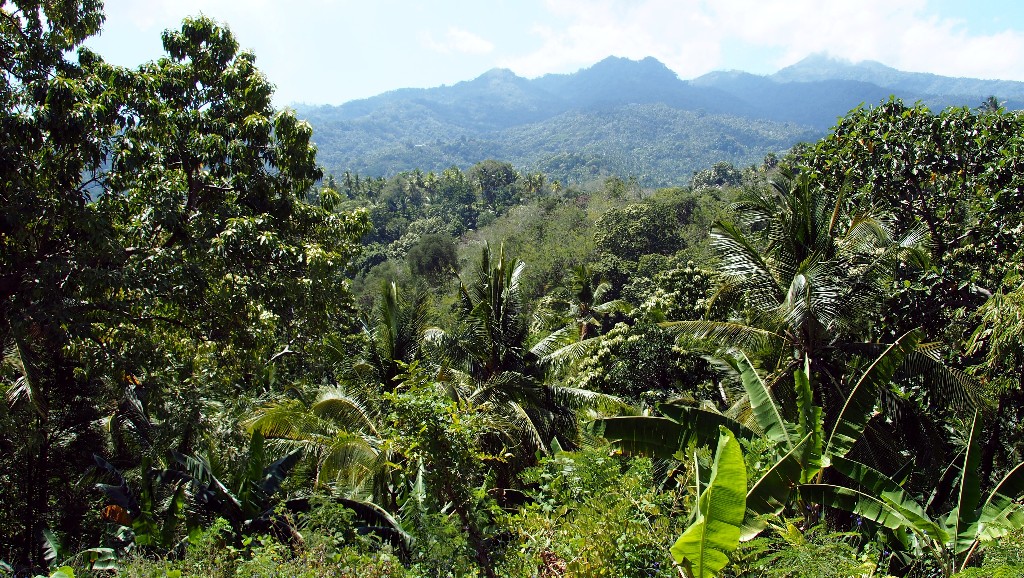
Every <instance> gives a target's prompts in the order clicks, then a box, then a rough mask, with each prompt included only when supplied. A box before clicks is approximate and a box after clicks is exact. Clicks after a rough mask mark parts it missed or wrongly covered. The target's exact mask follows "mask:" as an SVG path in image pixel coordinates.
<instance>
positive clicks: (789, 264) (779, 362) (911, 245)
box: [665, 173, 974, 461]
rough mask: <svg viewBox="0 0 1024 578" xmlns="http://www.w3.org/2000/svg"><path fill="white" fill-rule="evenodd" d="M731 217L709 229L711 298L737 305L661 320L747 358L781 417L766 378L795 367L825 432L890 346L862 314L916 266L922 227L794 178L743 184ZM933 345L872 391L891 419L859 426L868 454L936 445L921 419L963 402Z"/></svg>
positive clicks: (965, 388) (785, 376) (868, 314)
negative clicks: (724, 313) (736, 299)
mask: <svg viewBox="0 0 1024 578" xmlns="http://www.w3.org/2000/svg"><path fill="white" fill-rule="evenodd" d="M736 212H737V214H738V215H739V216H740V217H741V218H742V222H743V227H740V226H739V225H736V224H733V223H730V222H725V221H720V222H718V223H716V224H715V226H714V227H713V229H712V231H711V236H712V247H713V248H714V249H715V250H716V251H717V252H718V254H719V256H720V258H721V261H722V277H721V279H722V281H721V284H720V286H719V290H718V293H719V295H720V296H726V295H730V294H739V295H740V296H742V302H743V304H744V308H743V309H742V310H741V311H738V312H737V313H736V316H735V317H734V318H732V319H729V320H727V321H715V320H709V319H704V320H699V321H674V322H667V323H666V324H665V326H666V327H669V328H671V329H673V330H674V331H677V332H679V333H680V334H683V335H686V336H687V337H688V338H698V339H703V340H705V342H706V343H708V347H710V348H737V349H740V350H742V351H744V352H745V353H746V354H747V355H748V356H749V357H750V358H751V359H755V360H757V361H758V363H759V366H760V367H761V368H763V370H764V371H765V372H766V380H767V386H768V388H769V389H770V390H771V391H772V392H774V394H775V395H776V396H780V403H781V405H782V406H783V407H785V408H787V413H788V414H789V415H790V416H792V415H794V412H795V411H796V409H797V408H796V405H797V401H798V400H797V399H796V398H795V397H794V396H793V395H792V394H795V392H796V391H797V389H795V388H792V387H785V386H783V387H779V385H777V384H778V383H782V382H786V381H788V380H789V378H790V377H791V376H795V375H797V374H798V373H803V374H804V375H805V376H806V377H807V379H808V382H809V384H810V386H811V389H812V396H811V397H812V399H813V403H814V404H815V405H820V406H821V407H822V410H823V416H824V420H825V421H824V425H825V427H826V428H832V427H834V426H836V424H837V423H839V421H838V420H839V418H840V415H841V413H842V412H843V411H844V409H843V408H844V404H845V403H846V402H847V400H848V398H849V397H850V391H851V390H850V388H851V387H853V386H854V385H855V384H856V383H857V376H858V375H859V374H860V373H861V372H863V371H864V368H865V367H868V366H869V365H870V363H872V361H873V360H875V359H878V358H879V356H880V355H882V354H883V352H884V351H885V350H886V349H887V348H889V347H890V344H887V343H879V342H876V341H874V340H873V332H872V315H873V313H872V312H873V311H876V310H878V308H880V307H881V306H882V304H883V302H884V300H885V298H886V296H887V295H888V294H889V293H890V291H891V288H892V286H893V283H894V280H895V279H897V278H899V275H901V274H902V273H901V272H905V271H907V270H911V269H914V268H920V267H923V266H925V265H926V264H927V263H928V255H927V251H926V245H925V242H926V240H927V231H926V230H925V228H923V227H920V226H910V227H909V228H908V229H907V230H905V231H903V232H902V233H900V232H898V231H897V230H896V227H895V226H894V225H893V224H892V223H891V221H890V220H889V219H888V218H887V217H886V215H885V214H884V213H878V212H877V211H874V210H873V209H872V207H871V206H870V205H868V204H867V203H865V201H864V200H863V199H862V198H859V197H858V196H856V195H850V194H848V193H847V191H846V190H845V189H839V190H826V189H824V188H822V187H821V186H820V185H819V184H817V182H816V181H814V180H813V178H812V176H811V175H809V174H806V173H802V174H799V175H796V176H794V177H791V178H778V179H775V180H774V181H773V182H772V185H771V186H770V187H768V188H758V187H754V188H751V189H748V190H746V191H744V193H743V194H742V195H741V197H740V200H739V202H738V203H737V211H736ZM939 351H940V349H939V347H938V346H937V345H936V344H922V345H919V346H918V347H917V349H916V350H914V351H910V352H908V353H907V354H906V355H905V356H904V358H905V363H904V364H903V365H902V367H898V368H897V370H894V372H893V373H892V375H891V377H892V379H893V380H894V382H896V383H899V387H896V386H895V385H891V384H887V385H886V386H885V387H881V388H878V389H877V390H876V395H877V398H876V400H875V401H874V402H872V403H873V404H877V405H878V406H879V407H880V408H882V409H883V410H886V411H888V412H890V413H889V415H892V416H900V417H901V419H899V420H896V421H895V423H894V425H892V426H889V425H887V424H884V423H882V422H881V421H879V422H876V425H875V427H873V428H869V429H868V430H867V435H868V437H869V438H871V439H870V440H869V444H870V447H872V448H874V449H873V451H876V452H883V451H884V452H886V453H888V454H889V455H892V452H893V451H897V447H898V445H899V444H904V445H908V444H914V443H926V444H928V446H927V450H926V451H925V452H921V453H922V454H923V455H933V454H934V455H941V453H942V452H943V451H944V449H943V447H942V442H941V441H939V434H938V427H937V426H935V425H934V423H933V422H932V421H931V420H930V419H929V416H930V415H940V414H941V413H942V412H944V411H946V410H947V408H951V407H952V408H963V407H967V406H970V405H971V404H972V403H973V401H974V400H973V397H972V392H971V388H972V383H971V380H970V379H968V378H967V377H966V376H965V375H964V374H962V373H961V372H957V371H955V370H951V369H949V368H948V367H946V366H945V365H944V364H943V363H941V362H940V360H939ZM791 392H792V393H791ZM908 392H909V395H908ZM783 396H785V397H783ZM865 403H866V402H865ZM925 405H927V406H928V407H929V412H924V411H922V407H923V406H925ZM947 413H948V412H947ZM879 428H882V429H879ZM883 432H884V433H883ZM896 442H898V443H896ZM877 459H879V460H881V461H885V459H884V458H877Z"/></svg>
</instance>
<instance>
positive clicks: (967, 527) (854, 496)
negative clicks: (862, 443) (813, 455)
mask: <svg viewBox="0 0 1024 578" xmlns="http://www.w3.org/2000/svg"><path fill="white" fill-rule="evenodd" d="M981 422H982V420H981V415H980V412H979V411H975V415H974V419H973V420H972V423H971V426H970V434H969V438H968V440H967V448H966V450H965V451H964V454H963V457H962V458H960V459H958V460H956V461H954V462H953V463H951V464H950V467H949V468H948V469H947V472H946V475H945V476H944V478H946V480H947V481H946V482H945V483H943V484H941V485H939V486H937V487H936V489H935V491H934V492H932V494H931V496H930V497H929V498H928V500H927V501H925V502H922V501H920V500H918V499H916V498H915V497H914V495H913V494H912V493H911V492H909V491H908V490H907V488H906V487H905V484H903V483H901V482H900V481H899V480H897V479H893V478H891V477H889V476H886V475H885V474H883V473H881V472H879V471H878V470H876V469H874V468H871V467H869V466H867V465H865V464H862V463H860V462H857V461H854V460H851V459H846V458H839V457H835V458H833V460H832V468H834V469H835V470H836V471H838V472H840V473H842V474H843V475H844V476H846V477H847V478H848V479H849V480H851V481H853V482H855V483H856V484H857V485H858V487H846V486H841V485H835V484H824V483H819V484H805V485H803V486H801V487H800V494H801V496H803V497H804V499H807V500H812V501H814V502H816V503H821V504H826V505H829V506H832V507H835V508H840V509H843V510H846V511H848V512H851V513H853V514H856V515H858V516H862V517H863V518H864V519H866V520H871V521H873V522H875V523H877V524H878V525H879V526H881V527H884V528H887V529H889V530H891V531H892V533H891V534H890V535H889V539H888V543H889V544H891V545H892V546H893V547H894V548H899V549H901V550H902V551H903V552H904V553H905V555H906V556H907V557H908V561H909V560H913V559H919V558H921V557H922V556H926V555H927V556H931V557H932V558H933V559H934V560H935V561H936V562H937V563H938V564H939V567H940V568H941V570H942V573H943V575H944V576H949V575H952V574H953V573H954V572H956V571H957V570H963V569H964V568H966V567H967V566H968V565H969V564H970V563H971V561H972V559H973V558H974V557H975V556H976V554H977V553H978V551H979V550H980V549H981V548H983V547H984V546H983V545H984V543H985V542H986V541H990V540H993V539H997V538H1000V537H1003V536H1005V535H1007V534H1008V533H1010V532H1012V531H1015V530H1019V529H1021V528H1024V506H1022V505H1021V504H1020V503H1019V502H1018V500H1019V498H1020V497H1021V496H1022V495H1024V463H1021V464H1018V465H1017V467H1015V468H1013V469H1012V470H1011V471H1010V472H1009V473H1008V474H1006V476H1004V477H1003V478H1002V480H1000V481H999V482H998V483H996V484H995V485H994V486H992V488H991V489H990V490H989V491H988V493H987V494H984V495H983V494H982V483H983V480H982V479H981V477H980V475H979V467H978V466H979V462H980V458H981V445H980V443H979V442H980V439H979V438H980V434H981ZM955 476H958V477H959V481H958V482H957V484H956V485H954V484H952V483H950V481H952V480H953V479H955ZM951 490H952V491H953V492H952V495H950V492H951ZM949 498H952V505H953V508H952V509H951V510H949V511H948V512H946V513H944V514H943V513H939V512H938V511H937V510H938V508H940V507H942V505H943V504H944V503H946V501H947V499H949Z"/></svg>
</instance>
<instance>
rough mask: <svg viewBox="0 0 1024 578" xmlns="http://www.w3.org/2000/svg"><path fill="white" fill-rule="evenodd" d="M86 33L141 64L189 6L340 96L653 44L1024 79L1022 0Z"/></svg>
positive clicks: (815, 2)
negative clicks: (201, 18)
mask: <svg viewBox="0 0 1024 578" xmlns="http://www.w3.org/2000/svg"><path fill="white" fill-rule="evenodd" d="M104 3H105V5H106V8H105V13H106V22H105V24H104V27H103V32H102V33H101V35H100V36H99V37H96V38H93V39H91V40H90V41H89V42H88V45H89V46H90V47H92V48H93V49H94V50H96V51H97V52H99V53H100V54H101V55H102V56H103V57H104V58H105V59H106V60H108V61H110V62H113V63H115V64H121V65H125V66H137V65H139V64H142V63H143V62H146V61H149V60H153V59H156V58H158V57H160V56H161V55H162V54H163V51H162V48H161V44H160V33H161V31H163V30H164V29H167V28H176V27H178V26H180V23H181V20H182V19H183V18H184V17H186V16H191V15H197V14H200V13H202V14H205V15H207V16H210V17H212V18H215V19H216V20H218V21H221V22H223V23H226V24H227V25H228V26H229V27H230V28H231V30H232V31H233V32H234V34H235V36H236V38H237V39H238V41H239V44H240V45H241V47H242V48H244V49H248V50H252V51H253V52H254V53H255V54H256V63H257V65H258V66H259V67H260V69H261V70H262V71H263V72H264V73H265V74H266V75H267V77H268V78H269V79H270V81H271V82H273V83H274V84H275V85H276V86H277V93H276V96H275V102H276V103H277V104H278V105H287V104H291V103H299V102H302V103H310V104H341V103H343V102H347V101H350V100H354V99H359V98H366V97H369V96H373V95H376V94H379V93H381V92H385V91H388V90H394V89H397V88H404V87H431V86H439V85H442V84H454V83H456V82H460V81H463V80H470V79H472V78H475V77H477V76H479V75H480V74H482V73H484V72H486V71H487V70H489V69H491V68H495V67H501V68H509V69H511V70H512V71H514V72H515V73H516V74H519V75H520V76H525V77H528V78H533V77H536V76H540V75H543V74H547V73H565V72H574V71H576V70H578V69H580V68H585V67H588V66H591V65H592V64H594V63H596V62H598V61H600V60H601V59H603V58H605V57H607V56H622V57H627V58H632V59H640V58H643V57H646V56H653V57H655V58H657V59H658V60H661V61H662V62H664V63H665V64H666V65H667V66H668V67H669V68H671V69H672V70H673V71H675V72H676V73H677V74H678V75H679V77H680V78H683V79H690V78H695V77H697V76H700V75H701V74H704V73H706V72H710V71H712V70H731V69H735V70H744V71H747V72H753V73H757V74H770V73H772V72H775V71H776V70H778V69H779V68H782V67H785V66H788V65H790V64H793V63H795V62H797V61H799V60H800V59H802V58H804V57H805V56H807V55H809V54H814V53H821V52H825V53H828V54H830V55H832V56H835V57H839V58H844V59H847V60H851V61H854V62H857V61H861V60H876V61H879V62H882V63H883V64H886V65H889V66H892V67H895V68H898V69H900V70H907V71H913V72H932V73H936V74H941V75H946V76H965V77H974V78H987V79H1003V80H1020V81H1024V3H1022V2H1019V1H1018V0H973V1H969V2H968V1H964V0H842V1H832V0H475V1H474V0H434V1H427V0H405V1H400V0H290V1H288V2H284V1H281V0H105V2H104Z"/></svg>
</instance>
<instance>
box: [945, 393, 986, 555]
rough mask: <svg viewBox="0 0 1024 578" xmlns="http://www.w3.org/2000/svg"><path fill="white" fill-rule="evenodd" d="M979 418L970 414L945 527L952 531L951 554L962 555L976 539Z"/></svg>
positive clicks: (978, 515)
mask: <svg viewBox="0 0 1024 578" xmlns="http://www.w3.org/2000/svg"><path fill="white" fill-rule="evenodd" d="M980 437H981V415H980V414H979V411H978V410H977V409H976V410H974V421H973V422H972V423H971V437H970V438H969V439H968V441H967V453H966V454H965V455H964V467H963V469H961V470H960V488H959V491H958V495H957V502H956V509H955V510H953V512H951V513H950V516H949V518H948V521H947V525H948V526H950V527H954V526H955V528H956V534H955V535H956V544H955V546H954V551H955V552H956V553H957V554H962V553H964V552H967V551H968V550H970V549H971V547H972V546H973V545H974V541H975V540H976V539H977V538H978V518H979V517H980V515H981V511H980V510H979V506H980V503H981V476H980V467H981V444H979V443H978V439H979V438H980Z"/></svg>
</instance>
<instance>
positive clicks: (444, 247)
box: [406, 233, 459, 284]
mask: <svg viewBox="0 0 1024 578" xmlns="http://www.w3.org/2000/svg"><path fill="white" fill-rule="evenodd" d="M406 259H407V260H408V262H409V269H410V270H411V271H412V274H413V275H416V276H418V277H423V278H425V279H427V280H429V281H430V282H431V283H434V284H436V283H439V282H440V281H442V280H443V279H444V278H445V277H448V276H449V275H451V274H452V273H454V272H455V269H456V267H457V266H458V264H459V256H458V252H457V250H456V247H455V241H454V240H452V238H451V237H449V236H448V235H445V234H438V233H434V234H431V235H424V236H423V237H420V240H419V242H418V243H416V245H415V246H414V247H413V248H412V249H410V250H409V255H408V256H407V257H406Z"/></svg>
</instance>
